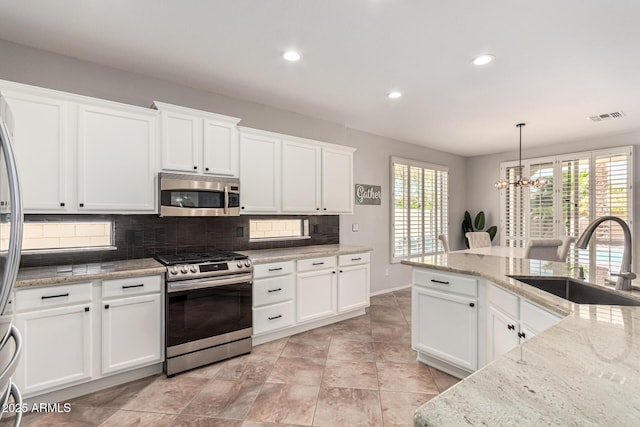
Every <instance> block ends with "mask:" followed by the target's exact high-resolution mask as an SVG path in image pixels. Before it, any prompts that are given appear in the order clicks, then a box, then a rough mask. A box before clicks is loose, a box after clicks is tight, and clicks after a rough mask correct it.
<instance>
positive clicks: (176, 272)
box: [169, 267, 178, 274]
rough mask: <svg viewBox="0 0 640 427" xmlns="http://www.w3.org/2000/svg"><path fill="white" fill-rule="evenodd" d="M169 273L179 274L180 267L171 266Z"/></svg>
mask: <svg viewBox="0 0 640 427" xmlns="http://www.w3.org/2000/svg"><path fill="white" fill-rule="evenodd" d="M169 273H171V274H178V267H171V270H169Z"/></svg>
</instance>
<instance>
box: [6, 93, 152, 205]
mask: <svg viewBox="0 0 640 427" xmlns="http://www.w3.org/2000/svg"><path fill="white" fill-rule="evenodd" d="M0 91H2V93H3V94H6V96H7V99H8V104H9V107H10V108H11V110H12V112H13V116H14V122H15V127H16V129H15V145H16V151H17V157H18V158H17V160H18V170H19V172H20V177H21V181H22V186H23V197H24V207H25V213H61V212H64V213H83V212H91V213H153V212H155V211H157V206H156V203H155V198H156V189H155V175H156V172H157V170H156V169H157V160H156V149H155V146H156V137H157V130H156V128H157V115H158V113H157V111H154V110H151V109H148V108H141V107H135V106H130V105H125V104H120V103H116V102H110V101H103V100H99V99H94V98H89V97H84V96H79V95H74V94H70V93H64V92H59V91H54V90H49V89H43V88H38V87H34V86H28V85H22V84H18V83H12V82H6V81H0Z"/></svg>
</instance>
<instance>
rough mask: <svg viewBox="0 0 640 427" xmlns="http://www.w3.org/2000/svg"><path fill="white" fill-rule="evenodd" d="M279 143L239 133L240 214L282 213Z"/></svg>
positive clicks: (276, 140)
mask: <svg viewBox="0 0 640 427" xmlns="http://www.w3.org/2000/svg"><path fill="white" fill-rule="evenodd" d="M280 178H281V170H280V140H279V139H277V138H273V137H270V136H266V135H261V134H259V133H251V132H241V133H240V212H241V213H264V212H271V213H275V212H278V211H279V210H280Z"/></svg>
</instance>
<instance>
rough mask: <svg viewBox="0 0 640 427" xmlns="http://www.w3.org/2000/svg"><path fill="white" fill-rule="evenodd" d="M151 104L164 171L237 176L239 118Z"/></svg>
mask: <svg viewBox="0 0 640 427" xmlns="http://www.w3.org/2000/svg"><path fill="white" fill-rule="evenodd" d="M153 105H154V107H155V108H156V109H158V110H159V111H160V121H161V126H160V129H161V136H160V138H161V168H162V170H163V171H166V172H182V173H193V174H205V175H225V176H234V177H237V176H238V131H237V129H236V125H237V124H238V122H239V121H240V119H238V118H236V117H228V116H223V115H220V114H215V113H209V112H206V111H201V110H194V109H192V108H186V107H180V106H177V105H171V104H165V103H163V102H157V101H156V102H154V104H153Z"/></svg>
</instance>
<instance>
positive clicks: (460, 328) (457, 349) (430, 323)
mask: <svg viewBox="0 0 640 427" xmlns="http://www.w3.org/2000/svg"><path fill="white" fill-rule="evenodd" d="M412 304H413V306H412V319H411V328H412V332H411V340H412V345H413V347H414V348H415V349H416V350H417V351H420V352H423V353H426V354H428V355H430V356H433V357H436V358H438V359H440V360H443V361H446V362H449V363H451V364H453V365H456V366H458V367H460V368H463V369H466V370H468V371H475V370H476V369H477V367H478V315H477V300H476V299H471V298H467V297H462V296H458V295H450V294H445V293H441V292H436V291H431V290H428V289H423V288H420V287H417V286H414V288H413V295H412Z"/></svg>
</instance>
